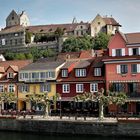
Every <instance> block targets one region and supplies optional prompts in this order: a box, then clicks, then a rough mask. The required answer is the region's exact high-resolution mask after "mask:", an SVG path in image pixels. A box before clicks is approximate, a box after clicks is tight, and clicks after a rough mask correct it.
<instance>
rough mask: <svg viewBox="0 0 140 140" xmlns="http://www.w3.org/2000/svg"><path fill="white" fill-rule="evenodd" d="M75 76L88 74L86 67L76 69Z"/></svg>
mask: <svg viewBox="0 0 140 140" xmlns="http://www.w3.org/2000/svg"><path fill="white" fill-rule="evenodd" d="M75 76H76V77H85V76H86V69H76V70H75Z"/></svg>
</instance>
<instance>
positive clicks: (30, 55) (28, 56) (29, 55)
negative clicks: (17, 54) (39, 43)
mask: <svg viewBox="0 0 140 140" xmlns="http://www.w3.org/2000/svg"><path fill="white" fill-rule="evenodd" d="M25 57H26V59H33V55H32V54H31V53H26V54H25Z"/></svg>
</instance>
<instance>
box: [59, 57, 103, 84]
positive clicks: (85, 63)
mask: <svg viewBox="0 0 140 140" xmlns="http://www.w3.org/2000/svg"><path fill="white" fill-rule="evenodd" d="M103 58H104V57H100V58H98V57H95V58H92V59H88V60H80V61H77V62H76V65H75V66H74V67H73V69H72V70H71V71H70V72H69V76H68V77H67V78H66V77H65V78H63V77H61V73H59V75H58V78H57V81H58V82H64V83H65V82H72V83H74V82H93V81H99V82H104V81H105V77H104V76H99V77H98V76H94V75H93V70H94V68H93V64H94V63H95V62H97V61H95V59H99V60H98V62H99V61H102V59H103ZM70 62H71V61H70ZM70 62H67V63H66V65H68V64H71V63H70ZM72 62H74V61H72ZM100 66H101V67H102V66H103V65H100ZM74 68H86V69H87V76H86V77H80V78H76V77H75V70H74Z"/></svg>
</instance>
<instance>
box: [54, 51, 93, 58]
mask: <svg viewBox="0 0 140 140" xmlns="http://www.w3.org/2000/svg"><path fill="white" fill-rule="evenodd" d="M79 58H80V59H84V58H85V59H86V58H92V50H84V51H79V52H66V53H59V54H58V56H57V60H66V59H79Z"/></svg>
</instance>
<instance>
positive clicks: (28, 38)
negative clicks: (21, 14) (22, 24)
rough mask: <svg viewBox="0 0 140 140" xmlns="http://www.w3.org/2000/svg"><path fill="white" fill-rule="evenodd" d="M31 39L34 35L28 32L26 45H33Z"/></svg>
mask: <svg viewBox="0 0 140 140" xmlns="http://www.w3.org/2000/svg"><path fill="white" fill-rule="evenodd" d="M31 37H32V33H30V32H28V31H26V34H25V43H26V44H29V43H31Z"/></svg>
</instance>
